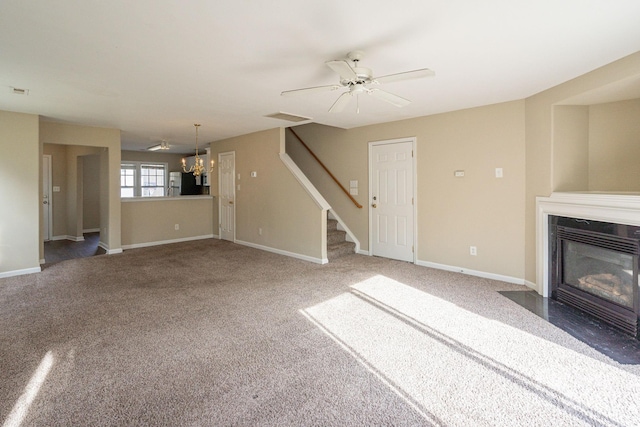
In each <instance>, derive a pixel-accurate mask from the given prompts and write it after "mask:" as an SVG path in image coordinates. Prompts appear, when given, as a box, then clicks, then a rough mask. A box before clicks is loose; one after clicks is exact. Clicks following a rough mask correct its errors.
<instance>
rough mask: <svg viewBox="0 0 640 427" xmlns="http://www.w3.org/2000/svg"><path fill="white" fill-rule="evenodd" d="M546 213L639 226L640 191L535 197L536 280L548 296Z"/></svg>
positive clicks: (547, 224) (542, 292) (542, 291)
mask: <svg viewBox="0 0 640 427" xmlns="http://www.w3.org/2000/svg"><path fill="white" fill-rule="evenodd" d="M549 215H556V216H565V217H570V218H581V219H587V220H589V219H590V220H593V221H604V222H613V223H618V224H628V225H638V226H640V193H602V192H575V193H552V194H551V196H549V197H536V282H538V284H537V285H535V287H534V289H536V290H537V291H538V293H539V294H541V295H542V296H543V297H549V296H550V283H549V265H548V262H547V261H548V259H549Z"/></svg>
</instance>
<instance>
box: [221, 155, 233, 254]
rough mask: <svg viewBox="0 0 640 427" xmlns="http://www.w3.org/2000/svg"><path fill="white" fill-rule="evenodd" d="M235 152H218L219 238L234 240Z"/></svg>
mask: <svg viewBox="0 0 640 427" xmlns="http://www.w3.org/2000/svg"><path fill="white" fill-rule="evenodd" d="M235 178H236V152H235V151H230V152H228V153H219V154H218V183H219V184H218V185H219V188H218V190H219V191H218V194H219V195H220V196H219V197H220V205H219V209H220V210H219V218H220V225H219V227H220V239H223V240H229V241H231V242H235V240H236V227H235V223H236V205H235V199H236V180H235Z"/></svg>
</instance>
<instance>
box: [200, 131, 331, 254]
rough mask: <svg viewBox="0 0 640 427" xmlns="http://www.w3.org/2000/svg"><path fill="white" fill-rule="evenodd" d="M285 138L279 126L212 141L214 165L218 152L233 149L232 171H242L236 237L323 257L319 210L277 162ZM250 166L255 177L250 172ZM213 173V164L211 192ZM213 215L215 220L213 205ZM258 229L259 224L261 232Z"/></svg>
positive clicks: (214, 189)
mask: <svg viewBox="0 0 640 427" xmlns="http://www.w3.org/2000/svg"><path fill="white" fill-rule="evenodd" d="M283 143H284V136H283V129H272V130H268V131H263V132H256V133H252V134H249V135H243V136H240V137H236V138H230V139H226V140H223V141H217V142H213V143H212V144H211V153H212V154H211V155H212V156H213V157H212V158H213V159H215V160H216V164H217V159H218V153H224V152H230V151H235V153H236V154H235V159H236V174H240V179H239V180H237V181H236V184H238V185H240V190H236V239H237V240H239V241H243V242H247V243H250V244H254V245H261V246H264V247H267V248H272V249H277V250H280V251H287V252H291V253H295V254H299V255H303V256H307V257H312V258H316V259H321V258H322V253H323V248H322V246H321V243H322V224H323V223H322V221H323V218H322V217H321V212H322V211H321V210H320V208H318V206H317V205H316V204H315V202H314V201H313V200H312V199H311V198H310V196H309V195H308V194H307V193H306V191H305V190H304V189H303V188H302V186H301V185H300V183H299V182H298V181H297V180H296V179H295V178H294V176H293V175H292V174H291V172H290V171H289V170H288V169H287V168H286V166H285V165H284V164H283V163H282V162H281V160H280V157H279V153H280V150H281V148H282V149H283V148H284V147H281V145H282V144H283ZM252 171H255V172H256V173H257V177H255V178H251V177H250V173H251V172H252ZM217 174H218V167H217V166H216V169H215V170H214V172H213V177H212V180H211V193H212V194H216V195H217V194H218V177H217ZM216 201H217V198H216ZM214 217H215V218H214V219H215V224H217V223H218V212H217V209H216V210H215V213H214ZM258 228H262V235H260V234H259V233H258Z"/></svg>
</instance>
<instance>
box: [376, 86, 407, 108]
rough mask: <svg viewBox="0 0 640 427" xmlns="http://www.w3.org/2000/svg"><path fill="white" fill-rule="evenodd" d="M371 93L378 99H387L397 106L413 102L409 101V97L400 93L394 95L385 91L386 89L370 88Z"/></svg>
mask: <svg viewBox="0 0 640 427" xmlns="http://www.w3.org/2000/svg"><path fill="white" fill-rule="evenodd" d="M369 94H370V95H371V96H374V97H376V98H378V99H381V100H383V101H386V102H388V103H389V104H393V105H395V106H396V107H404V106H405V105H409V104H411V101H409V100H408V99H405V98H403V97H401V96H398V95H394V94H392V93H389V92H385V91H384V90H380V89H371V90H369Z"/></svg>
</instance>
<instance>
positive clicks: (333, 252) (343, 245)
mask: <svg viewBox="0 0 640 427" xmlns="http://www.w3.org/2000/svg"><path fill="white" fill-rule="evenodd" d="M355 248H356V244H355V243H353V242H345V241H343V242H340V243H334V244H332V245H327V258H328V259H330V260H332V259H336V258H340V257H341V256H345V255H349V254H353V253H355Z"/></svg>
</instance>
